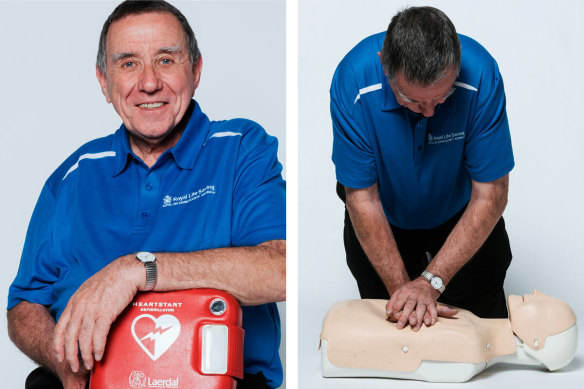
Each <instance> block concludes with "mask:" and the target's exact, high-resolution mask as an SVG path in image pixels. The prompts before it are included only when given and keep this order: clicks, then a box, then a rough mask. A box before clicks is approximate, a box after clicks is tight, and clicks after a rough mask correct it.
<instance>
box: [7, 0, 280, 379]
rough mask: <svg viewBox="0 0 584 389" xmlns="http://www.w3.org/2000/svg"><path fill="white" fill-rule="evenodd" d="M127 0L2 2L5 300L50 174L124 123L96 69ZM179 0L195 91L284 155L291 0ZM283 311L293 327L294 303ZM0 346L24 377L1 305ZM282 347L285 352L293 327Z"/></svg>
mask: <svg viewBox="0 0 584 389" xmlns="http://www.w3.org/2000/svg"><path fill="white" fill-rule="evenodd" d="M118 3H119V1H114V2H112V1H91V2H90V1H76V2H73V1H68V2H49V1H43V2H40V1H39V2H29V1H26V2H23V1H19V2H16V1H13V2H5V1H2V2H0V53H2V54H0V56H1V58H2V60H1V61H0V74H1V75H2V83H1V87H0V88H1V89H0V90H1V93H0V115H1V116H0V117H1V118H2V121H1V124H0V128H1V131H0V145H1V147H2V153H0V166H1V167H0V182H2V190H1V191H0V199H1V200H0V209H1V213H0V214H1V215H2V217H1V218H0V237H1V238H0V239H1V243H2V246H1V247H2V249H3V255H2V257H3V260H2V266H3V270H2V272H1V274H0V301H2V303H3V304H6V301H7V294H8V286H9V285H10V283H11V282H12V279H13V278H14V276H15V275H16V271H17V269H18V263H19V260H20V254H21V250H22V246H23V244H24V237H25V233H26V228H27V226H28V221H29V219H30V216H31V214H32V210H33V207H34V205H35V203H36V200H37V197H38V195H39V193H40V190H41V188H42V185H43V183H44V181H45V180H46V179H47V178H48V176H49V175H50V174H51V173H52V171H53V170H54V169H55V168H56V167H57V166H58V165H59V164H60V163H61V162H62V161H63V160H64V159H65V158H66V157H67V156H68V155H69V154H70V153H72V152H73V151H74V150H75V149H77V148H78V147H79V146H80V145H82V144H83V143H85V142H87V141H89V140H91V139H94V138H97V137H101V136H104V135H106V134H109V133H112V132H114V131H115V130H116V129H117V128H118V127H119V125H120V123H121V120H120V118H119V117H118V116H117V114H116V113H115V111H114V110H113V108H112V107H111V106H109V105H108V104H106V102H105V98H104V97H103V95H102V94H101V91H100V89H99V85H98V83H97V80H96V79H95V55H96V52H97V44H98V39H99V33H100V31H101V27H102V25H103V22H104V21H105V19H106V18H107V16H108V15H109V13H110V12H111V11H112V10H113V9H114V7H115V6H116V5H117V4H118ZM173 4H174V5H176V6H177V8H179V9H180V10H181V11H182V12H183V14H184V15H185V16H186V17H187V19H188V20H189V22H190V24H191V26H192V27H193V30H194V31H195V34H196V37H197V40H198V42H199V46H200V49H201V52H202V55H203V59H204V63H203V73H202V77H201V83H200V86H199V88H198V89H197V91H196V92H195V97H196V98H197V100H198V101H199V102H200V103H201V106H202V109H203V111H204V112H205V113H206V114H207V115H208V116H209V117H210V118H211V119H227V118H233V117H245V118H249V119H252V120H255V121H257V122H258V123H260V124H261V125H262V126H263V127H264V128H265V129H266V130H267V131H268V132H269V133H270V134H272V135H274V136H276V137H278V139H279V140H280V148H279V158H280V161H285V3H284V1H283V0H273V1H245V0H239V1H190V2H184V1H174V2H173ZM4 306H5V305H4ZM280 312H281V317H282V321H283V332H284V331H285V326H284V323H285V319H286V315H285V304H280ZM0 350H2V352H1V353H0V371H1V372H2V374H0V376H1V377H2V387H5V388H19V387H23V386H24V380H25V378H26V376H27V374H28V373H29V372H30V371H31V370H32V369H33V367H34V365H33V363H32V362H30V361H29V360H28V358H26V357H25V356H24V355H23V354H22V353H20V351H18V350H17V349H16V347H15V346H13V345H12V343H11V342H10V340H9V339H8V335H7V331H6V317H5V315H0ZM280 353H281V356H282V358H283V359H284V355H285V338H284V337H283V339H282V347H281V350H280ZM8 373H9V374H8Z"/></svg>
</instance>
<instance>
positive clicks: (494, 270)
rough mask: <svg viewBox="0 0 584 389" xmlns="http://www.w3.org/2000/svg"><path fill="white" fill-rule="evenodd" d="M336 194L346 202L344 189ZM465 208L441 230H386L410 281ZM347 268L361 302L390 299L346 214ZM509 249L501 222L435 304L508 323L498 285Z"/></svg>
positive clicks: (510, 255) (500, 289)
mask: <svg viewBox="0 0 584 389" xmlns="http://www.w3.org/2000/svg"><path fill="white" fill-rule="evenodd" d="M337 194H338V195H339V197H340V198H341V200H343V202H344V201H345V188H344V187H343V186H342V185H340V184H337ZM465 209H466V207H464V208H463V209H462V210H460V211H459V212H458V213H457V214H456V215H454V216H453V217H452V218H451V219H450V220H448V221H447V222H446V223H444V224H443V225H441V226H439V227H437V228H432V229H423V230H403V229H400V228H397V227H396V226H393V225H391V224H390V227H391V231H392V233H393V236H394V237H395V241H396V243H397V247H398V249H399V252H400V254H401V257H402V259H403V261H404V265H405V268H406V271H407V273H408V275H409V277H410V279H414V278H417V277H419V276H420V274H421V273H422V271H424V270H425V269H426V267H427V265H428V260H427V255H426V253H430V255H431V256H432V257H434V256H435V255H436V254H437V253H438V251H439V250H440V248H441V247H442V246H443V245H444V242H445V241H446V238H447V237H448V235H449V234H450V232H451V231H452V229H453V228H454V226H455V225H456V223H457V222H458V220H459V219H460V217H461V216H462V214H463V213H464V210H465ZM344 243H345V252H346V256H347V265H348V266H349V269H350V270H351V273H352V274H353V276H354V277H355V280H356V281H357V286H358V288H359V293H360V295H361V298H376V299H389V298H390V296H389V293H388V291H387V289H386V288H385V285H384V284H383V281H382V280H381V278H380V277H379V275H378V274H377V271H376V270H375V268H374V267H373V265H372V264H371V262H370V261H369V259H368V258H367V255H366V254H365V252H364V251H363V248H362V247H361V244H360V243H359V239H357V236H356V235H355V230H354V229H353V224H352V223H351V219H350V217H349V213H348V212H347V211H346V209H345V229H344ZM511 258H512V254H511V247H510V245H509V237H508V235H507V231H506V230H505V221H504V220H503V218H501V219H500V220H499V221H498V222H497V224H496V225H495V227H494V228H493V231H492V232H491V234H490V235H489V237H488V238H487V240H486V241H485V243H484V244H483V245H482V247H481V248H480V249H479V250H478V251H477V253H476V254H475V255H474V256H473V257H472V258H471V259H470V260H469V261H468V262H467V263H466V264H465V265H464V266H463V267H462V268H461V269H460V271H459V272H458V273H457V274H456V275H455V276H454V278H452V280H451V281H450V283H449V284H448V285H447V286H446V290H445V291H444V293H442V295H441V296H440V297H439V299H438V301H439V302H442V303H444V304H449V305H454V306H456V307H459V308H463V309H467V310H469V311H471V312H472V313H474V314H475V315H477V316H479V317H483V318H506V317H508V312H507V304H506V299H505V291H504V290H503V283H504V281H505V275H506V273H507V268H508V267H509V264H510V263H511Z"/></svg>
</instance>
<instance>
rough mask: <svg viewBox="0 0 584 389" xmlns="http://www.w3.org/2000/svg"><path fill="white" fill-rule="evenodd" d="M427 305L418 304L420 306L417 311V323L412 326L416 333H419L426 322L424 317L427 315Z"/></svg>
mask: <svg viewBox="0 0 584 389" xmlns="http://www.w3.org/2000/svg"><path fill="white" fill-rule="evenodd" d="M426 309H427V307H426V305H425V304H420V303H418V305H417V306H416V311H415V321H416V322H415V323H414V324H413V325H412V329H413V330H414V331H418V330H419V329H420V327H421V326H422V323H423V322H424V321H423V320H424V315H425V314H426ZM410 324H411V318H410Z"/></svg>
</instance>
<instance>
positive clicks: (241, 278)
mask: <svg viewBox="0 0 584 389" xmlns="http://www.w3.org/2000/svg"><path fill="white" fill-rule="evenodd" d="M202 64H203V62H202V58H201V54H200V52H199V49H198V46H197V42H196V40H195V36H194V34H193V32H192V30H191V27H190V26H189V24H188V22H187V20H186V19H185V17H184V16H183V15H182V14H181V13H180V12H179V11H178V10H177V9H176V8H175V7H173V6H172V5H170V4H168V3H165V2H164V1H126V2H124V3H122V4H120V5H119V6H118V7H117V8H116V9H115V10H114V11H113V13H112V14H111V15H110V16H109V18H108V19H107V21H106V22H105V24H104V27H103V30H102V34H101V37H100V44H99V52H98V56H97V78H98V81H99V83H100V85H101V89H102V91H103V94H104V96H105V98H106V100H107V102H108V103H111V104H112V105H113V107H114V109H115V110H116V112H117V113H118V114H119V116H120V117H121V119H122V122H123V124H122V126H121V127H120V129H119V130H118V131H116V133H115V134H113V135H110V136H106V137H104V138H100V139H96V140H94V141H92V142H89V143H87V144H85V145H84V146H82V147H81V148H80V149H79V150H77V151H76V152H75V153H73V154H72V155H71V156H70V157H69V158H68V159H67V160H66V161H65V162H64V163H63V164H62V165H61V166H60V167H59V168H58V169H57V170H56V171H55V172H54V173H53V174H52V175H51V177H50V178H49V179H48V181H47V182H46V184H45V186H44V188H43V190H42V193H41V195H40V198H39V200H38V203H37V205H36V208H35V211H34V214H33V216H32V219H31V222H30V225H29V230H28V233H27V238H26V242H25V247H24V251H23V255H22V259H21V264H20V268H19V271H18V274H17V276H16V278H15V280H14V282H13V284H12V285H11V287H10V292H9V302H8V309H9V311H8V325H9V333H10V336H11V339H12V340H13V341H14V343H15V344H16V345H17V346H18V347H19V348H20V349H21V350H22V351H23V352H24V353H25V354H27V355H28V356H29V357H31V358H32V359H33V360H34V361H35V362H37V363H38V364H39V365H41V368H39V369H37V370H35V371H34V372H33V373H31V375H30V376H29V378H28V380H27V383H26V385H27V386H26V387H27V388H53V387H65V388H84V387H85V386H86V384H87V381H88V374H89V371H90V370H91V368H92V367H93V364H94V362H95V361H99V360H100V359H101V358H102V356H103V353H104V349H105V347H106V340H107V334H108V331H109V328H110V325H111V324H112V322H113V321H114V320H115V319H116V317H117V316H118V315H119V314H120V313H121V312H122V311H123V310H124V308H125V307H126V306H127V305H128V304H129V303H130V301H131V300H132V299H133V297H134V295H135V294H136V293H137V292H138V291H148V290H155V291H168V290H183V289H191V288H216V289H221V290H225V291H228V292H229V293H231V294H232V295H233V296H235V297H236V298H237V300H238V301H239V302H240V304H241V305H242V306H243V307H242V308H243V322H244V324H243V326H244V329H245V340H244V365H245V376H244V380H243V381H242V382H240V385H239V387H240V388H266V387H277V386H279V385H280V384H281V382H282V366H281V363H280V360H279V357H278V347H279V343H280V327H279V317H278V312H277V308H276V305H275V304H274V302H275V301H283V300H285V293H286V291H285V186H284V185H285V184H284V181H283V180H282V177H281V169H282V167H281V165H280V163H279V162H278V160H277V157H276V152H277V141H276V139H275V138H273V137H271V136H269V135H267V134H266V132H265V131H264V130H263V129H262V128H261V127H260V126H259V125H258V124H256V123H254V122H252V121H249V120H244V119H235V120H227V121H210V120H209V119H208V118H207V116H206V115H205V114H204V113H203V112H202V111H201V107H200V105H199V103H198V102H196V101H195V100H193V99H192V98H193V96H194V93H195V89H196V88H197V86H198V84H199V79H200V76H201V69H202ZM138 253H139V254H138Z"/></svg>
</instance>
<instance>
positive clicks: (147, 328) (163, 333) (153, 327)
mask: <svg viewBox="0 0 584 389" xmlns="http://www.w3.org/2000/svg"><path fill="white" fill-rule="evenodd" d="M179 334H180V322H179V321H178V319H177V318H176V317H174V316H172V315H162V316H159V317H158V318H155V317H154V316H152V315H149V314H143V315H140V316H137V317H136V318H135V319H134V321H133V322H132V336H133V337H134V340H135V341H136V343H138V346H140V348H141V349H142V350H144V352H145V353H146V355H148V356H149V357H150V359H152V360H153V361H156V360H157V359H158V358H160V356H161V355H162V354H164V353H165V352H166V351H167V350H168V349H169V348H170V346H172V344H173V343H174V342H175V341H176V339H177V338H178V335H179Z"/></svg>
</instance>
